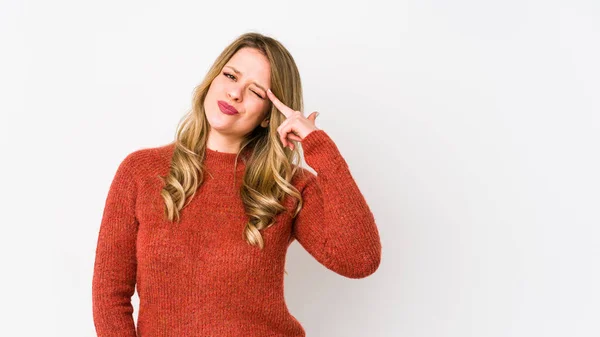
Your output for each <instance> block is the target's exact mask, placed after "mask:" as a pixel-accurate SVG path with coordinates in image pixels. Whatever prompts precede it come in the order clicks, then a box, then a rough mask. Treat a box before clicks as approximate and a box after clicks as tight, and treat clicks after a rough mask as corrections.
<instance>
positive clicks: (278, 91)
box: [161, 33, 303, 249]
mask: <svg viewBox="0 0 600 337" xmlns="http://www.w3.org/2000/svg"><path fill="white" fill-rule="evenodd" d="M244 47H250V48H254V49H256V50H259V51H260V52H262V53H263V55H265V56H266V58H267V59H268V60H269V63H270V66H271V91H273V93H274V94H275V96H277V97H278V98H279V99H280V100H281V101H282V102H283V103H284V104H285V105H287V106H289V107H290V108H292V109H294V110H296V111H302V109H303V100H302V84H301V81H300V74H299V72H298V68H297V66H296V63H295V62H294V59H293V58H292V55H291V54H290V53H289V52H288V50H287V49H286V48H285V47H284V46H283V45H282V44H281V43H280V42H278V41H277V40H275V39H273V38H271V37H267V36H264V35H262V34H259V33H246V34H243V35H241V36H239V37H238V38H237V39H235V40H234V41H233V42H232V43H231V44H229V45H228V46H227V47H226V48H225V49H224V50H223V51H222V52H221V54H220V55H219V56H218V57H217V59H216V60H215V62H214V63H213V65H212V66H211V68H210V69H209V71H208V73H207V74H206V76H205V78H204V80H203V81H202V82H201V83H200V84H199V85H198V86H196V88H195V89H194V95H193V100H192V108H191V109H190V110H189V111H188V113H187V114H186V115H185V116H184V117H183V118H182V119H181V121H180V123H179V125H178V128H177V133H176V137H175V142H174V143H175V148H174V152H173V156H172V158H171V168H170V171H169V173H168V174H167V175H166V176H165V177H162V179H163V182H164V188H163V189H162V191H161V196H162V197H163V199H164V202H165V217H166V218H167V219H168V220H169V221H171V222H172V221H174V220H176V221H179V220H180V216H179V213H180V212H181V210H182V209H183V208H184V207H185V206H186V205H187V204H188V203H189V202H190V201H191V200H192V198H193V197H194V195H195V193H196V191H197V189H198V187H199V186H200V185H202V182H203V181H204V174H205V172H206V171H205V166H204V163H203V159H204V158H205V150H206V142H207V139H208V131H209V127H210V125H209V124H208V121H207V119H206V115H205V113H204V99H205V98H206V94H207V92H208V89H209V87H210V85H211V83H212V81H213V79H214V78H215V77H216V76H218V75H219V74H220V72H221V70H222V68H223V66H224V65H225V64H226V63H227V62H228V61H229V59H230V58H231V57H232V56H233V55H234V54H235V53H236V52H237V51H238V50H240V49H241V48H244ZM268 116H269V120H270V122H269V126H268V127H267V128H263V127H260V126H258V127H256V128H255V129H254V130H253V131H252V132H250V133H249V134H248V135H247V136H246V137H245V138H244V140H243V141H242V143H241V145H240V149H239V151H238V153H237V157H239V156H240V155H241V154H242V153H244V154H247V155H246V156H242V158H244V162H245V163H246V170H245V173H244V178H243V184H242V186H241V188H240V196H241V198H242V201H243V204H244V209H245V212H246V215H247V216H248V222H247V223H246V226H245V228H244V230H243V233H242V239H245V240H246V242H247V243H248V244H250V245H253V246H258V247H259V248H260V249H263V247H264V241H263V238H262V235H261V233H260V230H262V229H265V228H268V227H269V226H271V225H272V224H273V223H274V222H275V220H274V219H275V216H276V215H277V214H279V213H281V212H282V211H284V210H285V207H284V206H283V200H284V198H285V196H286V195H290V196H292V197H294V198H296V199H297V200H298V203H297V204H296V205H297V206H296V209H295V210H294V212H293V214H292V217H296V215H297V214H298V212H299V211H300V209H301V208H302V197H301V195H300V193H299V192H298V190H297V189H296V188H295V187H294V186H293V185H292V184H291V181H292V178H293V177H294V175H295V174H296V172H297V171H299V170H301V168H300V167H299V164H298V163H299V159H300V153H299V147H298V144H297V142H295V141H294V145H295V146H294V150H290V149H289V148H284V147H283V146H282V144H281V141H280V140H279V134H278V132H277V127H278V126H279V125H280V124H281V123H282V122H283V121H284V120H285V116H284V115H283V114H281V113H280V112H278V110H277V109H276V108H275V107H274V106H273V104H271V105H270V111H269V112H268ZM245 150H248V151H245ZM244 151H245V152H244ZM237 157H236V166H237ZM234 171H235V169H234ZM186 201H187V203H186Z"/></svg>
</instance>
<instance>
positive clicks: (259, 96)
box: [252, 91, 264, 99]
mask: <svg viewBox="0 0 600 337" xmlns="http://www.w3.org/2000/svg"><path fill="white" fill-rule="evenodd" d="M252 92H253V93H255V94H256V96H258V98H260V99H264V98H263V97H262V96H261V95H259V94H258V93H257V92H256V91H252Z"/></svg>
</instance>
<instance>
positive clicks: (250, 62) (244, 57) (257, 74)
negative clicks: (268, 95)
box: [226, 47, 271, 86]
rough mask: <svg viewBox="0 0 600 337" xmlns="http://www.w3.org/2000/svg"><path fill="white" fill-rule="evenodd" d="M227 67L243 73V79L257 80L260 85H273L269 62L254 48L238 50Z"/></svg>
mask: <svg viewBox="0 0 600 337" xmlns="http://www.w3.org/2000/svg"><path fill="white" fill-rule="evenodd" d="M226 66H232V67H234V68H235V69H237V70H238V71H240V72H241V73H242V76H243V77H246V78H248V79H251V80H255V81H256V82H258V83H259V84H262V85H267V86H268V85H269V83H271V65H270V64H269V60H268V59H267V58H266V56H264V55H263V54H262V53H261V52H260V51H258V50H256V49H254V48H247V47H246V48H242V49H240V50H238V51H237V52H236V53H235V54H234V55H233V56H232V57H231V59H229V61H228V62H227V64H226Z"/></svg>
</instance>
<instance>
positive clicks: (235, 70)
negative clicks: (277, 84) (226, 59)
mask: <svg viewBox="0 0 600 337" xmlns="http://www.w3.org/2000/svg"><path fill="white" fill-rule="evenodd" d="M225 67H227V68H231V69H232V70H233V71H234V72H235V73H236V74H239V75H242V72H241V71H239V70H237V69H235V68H234V67H232V66H229V65H228V66H225ZM252 84H254V85H255V86H257V87H259V88H260V89H262V90H263V91H264V92H266V91H267V89H265V88H263V87H262V85H260V84H258V83H256V82H252Z"/></svg>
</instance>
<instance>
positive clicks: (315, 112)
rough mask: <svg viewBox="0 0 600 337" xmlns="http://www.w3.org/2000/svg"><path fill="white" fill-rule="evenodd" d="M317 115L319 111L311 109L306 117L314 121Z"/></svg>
mask: <svg viewBox="0 0 600 337" xmlns="http://www.w3.org/2000/svg"><path fill="white" fill-rule="evenodd" d="M318 116H319V112H318V111H313V112H312V113H311V114H310V115H309V116H308V118H307V119H310V120H311V121H313V122H314V121H315V119H317V117H318Z"/></svg>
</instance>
